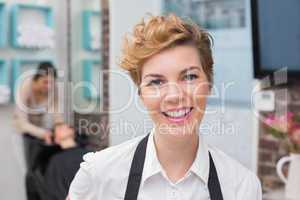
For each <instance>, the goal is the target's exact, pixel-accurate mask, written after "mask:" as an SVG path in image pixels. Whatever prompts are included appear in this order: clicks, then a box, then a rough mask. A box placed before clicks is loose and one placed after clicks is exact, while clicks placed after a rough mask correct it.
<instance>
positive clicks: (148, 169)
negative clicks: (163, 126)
mask: <svg viewBox="0 0 300 200" xmlns="http://www.w3.org/2000/svg"><path fill="white" fill-rule="evenodd" d="M154 129H155V128H152V130H151V132H150V135H149V139H148V142H147V150H146V158H145V163H144V170H143V176H142V180H141V183H142V184H144V182H145V181H146V180H147V179H148V178H150V177H151V176H153V175H155V174H158V173H160V172H161V173H164V171H163V168H162V166H161V165H160V162H159V160H158V158H157V154H156V148H155V144H154V132H155V130H154ZM198 139H199V145H198V150H197V154H196V158H195V160H194V162H193V164H192V166H191V168H190V170H189V171H190V172H193V173H194V174H195V175H196V176H197V177H199V178H200V179H201V180H202V181H204V183H205V184H207V183H208V176H209V153H208V146H207V144H206V143H205V142H204V141H203V137H201V136H200V135H199V137H198Z"/></svg>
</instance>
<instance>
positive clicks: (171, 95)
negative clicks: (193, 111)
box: [164, 82, 184, 103]
mask: <svg viewBox="0 0 300 200" xmlns="http://www.w3.org/2000/svg"><path fill="white" fill-rule="evenodd" d="M183 96H184V95H183V90H182V88H181V87H180V85H179V84H177V83H175V82H170V83H168V85H167V87H166V90H165V95H164V101H166V102H172V103H179V102H181V101H182V100H183Z"/></svg>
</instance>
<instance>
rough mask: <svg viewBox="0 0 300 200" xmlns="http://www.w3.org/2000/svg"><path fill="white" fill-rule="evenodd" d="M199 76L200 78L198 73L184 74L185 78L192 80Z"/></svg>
mask: <svg viewBox="0 0 300 200" xmlns="http://www.w3.org/2000/svg"><path fill="white" fill-rule="evenodd" d="M197 78H198V75H196V74H187V75H185V76H184V80H188V81H191V80H194V79H197Z"/></svg>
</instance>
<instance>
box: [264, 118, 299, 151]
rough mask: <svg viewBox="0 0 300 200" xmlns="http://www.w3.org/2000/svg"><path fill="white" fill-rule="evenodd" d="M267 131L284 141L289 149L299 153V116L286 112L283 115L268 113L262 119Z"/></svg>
mask: <svg viewBox="0 0 300 200" xmlns="http://www.w3.org/2000/svg"><path fill="white" fill-rule="evenodd" d="M263 122H264V125H265V128H266V129H267V132H268V133H270V134H272V135H273V136H274V137H275V138H278V139H280V140H282V141H283V142H285V144H286V145H287V146H288V148H289V150H290V151H291V152H293V153H298V154H300V116H299V115H297V114H295V113H293V112H287V113H286V114H284V115H275V114H274V113H272V114H268V115H267V116H266V118H265V119H264V121H263Z"/></svg>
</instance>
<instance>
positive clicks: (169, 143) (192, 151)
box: [154, 132, 199, 182]
mask: <svg viewBox="0 0 300 200" xmlns="http://www.w3.org/2000/svg"><path fill="white" fill-rule="evenodd" d="M154 142H155V147H156V152H157V157H158V160H159V161H160V163H161V165H162V167H163V168H164V170H165V171H166V174H167V176H168V178H169V179H170V180H171V181H172V182H176V181H178V180H179V179H181V178H182V177H183V176H184V175H185V174H186V173H187V171H188V170H189V169H190V167H191V166H192V164H193V162H194V160H195V157H196V154H197V150H198V145H199V144H198V143H199V140H198V134H197V133H196V132H195V133H193V134H186V135H172V134H160V133H159V132H155V134H154Z"/></svg>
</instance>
